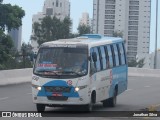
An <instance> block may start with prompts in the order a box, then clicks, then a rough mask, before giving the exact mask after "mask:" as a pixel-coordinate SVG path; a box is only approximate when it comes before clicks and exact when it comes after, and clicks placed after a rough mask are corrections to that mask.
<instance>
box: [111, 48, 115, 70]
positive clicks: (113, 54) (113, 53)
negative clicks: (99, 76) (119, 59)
mask: <svg viewBox="0 0 160 120" xmlns="http://www.w3.org/2000/svg"><path fill="white" fill-rule="evenodd" d="M110 46H111V52H112V57H113V67H115V66H116V58H115V52H114V47H113V45H110Z"/></svg>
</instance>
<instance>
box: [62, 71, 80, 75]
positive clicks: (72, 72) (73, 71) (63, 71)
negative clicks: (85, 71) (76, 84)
mask: <svg viewBox="0 0 160 120" xmlns="http://www.w3.org/2000/svg"><path fill="white" fill-rule="evenodd" d="M62 73H72V74H76V75H78V76H82V75H81V74H79V73H77V72H74V71H62Z"/></svg>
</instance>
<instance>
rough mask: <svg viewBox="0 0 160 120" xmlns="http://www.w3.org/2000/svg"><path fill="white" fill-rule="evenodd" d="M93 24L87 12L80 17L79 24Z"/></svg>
mask: <svg viewBox="0 0 160 120" xmlns="http://www.w3.org/2000/svg"><path fill="white" fill-rule="evenodd" d="M83 24H84V25H86V26H91V19H90V18H89V14H88V13H87V12H84V13H82V18H80V19H79V25H83Z"/></svg>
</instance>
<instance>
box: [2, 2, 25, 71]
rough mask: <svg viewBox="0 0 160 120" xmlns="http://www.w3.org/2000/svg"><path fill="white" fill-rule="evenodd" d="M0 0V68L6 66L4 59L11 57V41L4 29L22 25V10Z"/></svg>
mask: <svg viewBox="0 0 160 120" xmlns="http://www.w3.org/2000/svg"><path fill="white" fill-rule="evenodd" d="M2 2H3V0H0V69H5V68H6V64H5V63H6V61H8V60H9V59H11V58H12V54H11V53H12V50H13V41H12V39H11V37H10V36H9V35H6V34H5V31H6V30H7V31H10V30H11V29H17V28H18V27H19V26H21V25H22V17H23V16H24V15H25V12H24V10H22V8H20V7H18V6H17V5H14V6H12V5H11V4H2Z"/></svg>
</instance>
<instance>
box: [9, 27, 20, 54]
mask: <svg viewBox="0 0 160 120" xmlns="http://www.w3.org/2000/svg"><path fill="white" fill-rule="evenodd" d="M8 34H9V35H10V36H11V38H12V40H13V43H14V47H15V49H17V50H18V51H20V50H21V44H22V26H21V27H19V28H18V29H12V30H11V31H9V32H8Z"/></svg>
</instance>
